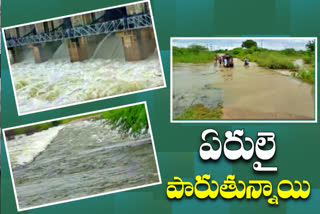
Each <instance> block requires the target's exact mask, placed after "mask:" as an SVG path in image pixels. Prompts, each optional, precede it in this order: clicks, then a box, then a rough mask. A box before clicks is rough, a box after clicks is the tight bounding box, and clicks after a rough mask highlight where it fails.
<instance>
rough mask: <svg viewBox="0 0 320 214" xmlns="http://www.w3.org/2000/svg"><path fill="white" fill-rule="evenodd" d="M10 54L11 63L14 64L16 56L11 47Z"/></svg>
mask: <svg viewBox="0 0 320 214" xmlns="http://www.w3.org/2000/svg"><path fill="white" fill-rule="evenodd" d="M8 54H9V60H10V64H14V63H15V62H16V60H15V58H14V51H13V49H9V50H8Z"/></svg>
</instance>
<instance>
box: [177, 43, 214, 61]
mask: <svg viewBox="0 0 320 214" xmlns="http://www.w3.org/2000/svg"><path fill="white" fill-rule="evenodd" d="M172 55H173V63H208V62H213V61H214V56H215V53H214V52H212V51H209V50H208V49H207V48H205V47H203V46H199V45H193V46H190V47H189V48H179V47H173V48H172Z"/></svg>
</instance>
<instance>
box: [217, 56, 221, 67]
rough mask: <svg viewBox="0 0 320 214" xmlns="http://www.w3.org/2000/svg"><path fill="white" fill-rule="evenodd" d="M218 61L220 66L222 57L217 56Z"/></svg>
mask: <svg viewBox="0 0 320 214" xmlns="http://www.w3.org/2000/svg"><path fill="white" fill-rule="evenodd" d="M218 60H219V65H220V66H221V64H222V57H221V56H219V58H218Z"/></svg>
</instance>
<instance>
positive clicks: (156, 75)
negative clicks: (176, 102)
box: [11, 35, 164, 113]
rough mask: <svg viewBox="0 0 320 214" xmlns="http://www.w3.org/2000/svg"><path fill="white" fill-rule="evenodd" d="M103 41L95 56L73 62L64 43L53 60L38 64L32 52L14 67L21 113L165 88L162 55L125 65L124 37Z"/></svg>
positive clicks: (114, 37) (112, 36)
mask: <svg viewBox="0 0 320 214" xmlns="http://www.w3.org/2000/svg"><path fill="white" fill-rule="evenodd" d="M106 37H108V38H106V39H102V41H101V42H100V44H98V46H97V47H98V48H97V49H96V50H95V51H94V53H93V57H91V58H90V59H88V60H85V61H82V62H74V63H71V62H70V60H69V56H68V50H67V44H66V43H62V44H61V46H60V47H59V48H58V49H57V51H56V52H55V54H54V55H53V57H52V58H51V59H49V60H48V61H46V62H43V63H40V64H35V63H34V60H33V55H32V53H31V51H29V52H28V53H26V54H25V59H24V60H23V61H22V62H20V63H15V64H12V65H11V69H12V75H13V80H14V84H15V89H16V96H17V101H18V106H19V110H20V112H21V113H28V112H30V111H36V110H42V109H47V108H50V107H58V106H62V105H67V104H73V103H77V102H81V101H87V100H92V99H96V98H103V97H108V96H112V95H119V94H123V93H127V92H133V91H138V90H143V89H149V88H155V87H159V86H163V85H164V82H163V77H162V71H161V67H160V62H159V58H158V54H157V52H156V51H155V52H154V54H153V55H152V56H150V57H149V58H147V59H145V60H141V61H136V62H125V60H124V56H123V50H122V44H121V40H120V38H117V37H116V36H114V35H108V36H106Z"/></svg>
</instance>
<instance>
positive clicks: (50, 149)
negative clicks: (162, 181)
mask: <svg viewBox="0 0 320 214" xmlns="http://www.w3.org/2000/svg"><path fill="white" fill-rule="evenodd" d="M59 127H61V126H59ZM56 132H58V133H57V134H56V135H55V133H56ZM54 135H55V137H53V136H54ZM31 136H32V137H31ZM31 136H25V135H21V136H19V138H16V139H14V140H10V141H7V145H8V147H9V153H10V159H11V163H12V157H13V156H14V155H12V153H13V150H14V149H16V150H19V151H21V150H24V149H25V148H28V145H30V144H33V142H36V141H38V140H39V139H41V137H40V136H43V138H42V140H43V141H46V142H50V144H49V146H47V147H46V149H45V150H43V151H42V152H41V153H39V154H38V155H37V156H36V157H35V158H34V159H33V161H31V162H30V163H28V164H25V165H23V166H21V167H16V168H13V171H12V173H13V177H14V182H15V187H16V193H17V198H18V203H19V206H20V208H28V207H33V206H39V205H44V204H48V203H54V202H59V201H63V200H70V199H75V198H79V197H85V196H90V195H95V194H101V193H107V192H111V191H116V190H121V189H126V188H132V187H138V186H142V185H146V184H152V183H155V182H158V181H159V176H158V170H157V166H156V161H155V156H154V150H153V146H152V140H151V136H150V133H148V131H147V130H146V131H145V133H142V134H140V135H139V136H137V135H136V136H133V135H128V134H123V132H121V130H118V129H113V128H112V126H111V125H110V124H109V123H108V121H107V120H86V121H73V122H71V123H69V124H66V125H64V126H63V127H62V128H61V129H60V130H59V131H58V130H57V129H56V130H55V131H53V130H52V129H50V130H47V131H42V132H39V133H37V134H33V135H31ZM49 136H51V137H49ZM49 138H51V140H50V141H48V139H49ZM43 143H44V142H43ZM10 147H12V148H10ZM33 149H34V150H35V151H38V149H37V148H36V147H34V148H33ZM27 152H28V153H27V154H32V155H34V154H35V153H34V152H33V151H32V149H28V150H27ZM27 154H25V155H24V156H28V155H27Z"/></svg>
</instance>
